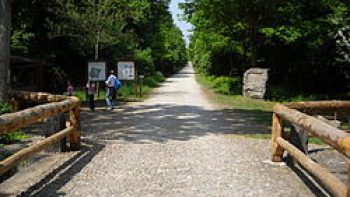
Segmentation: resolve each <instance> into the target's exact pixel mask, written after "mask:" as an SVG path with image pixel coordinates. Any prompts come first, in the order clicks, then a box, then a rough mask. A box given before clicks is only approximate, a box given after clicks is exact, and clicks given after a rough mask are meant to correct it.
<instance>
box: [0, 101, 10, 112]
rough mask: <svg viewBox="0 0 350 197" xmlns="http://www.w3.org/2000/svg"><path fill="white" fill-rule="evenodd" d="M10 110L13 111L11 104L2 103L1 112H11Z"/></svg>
mask: <svg viewBox="0 0 350 197" xmlns="http://www.w3.org/2000/svg"><path fill="white" fill-rule="evenodd" d="M10 112H11V105H9V104H7V103H0V114H4V113H10Z"/></svg>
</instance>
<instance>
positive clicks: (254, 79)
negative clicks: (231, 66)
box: [242, 68, 268, 99]
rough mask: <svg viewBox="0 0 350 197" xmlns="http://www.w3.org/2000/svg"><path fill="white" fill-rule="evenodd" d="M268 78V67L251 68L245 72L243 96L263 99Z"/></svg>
mask: <svg viewBox="0 0 350 197" xmlns="http://www.w3.org/2000/svg"><path fill="white" fill-rule="evenodd" d="M267 79H268V69H266V68H251V69H249V70H247V71H246V72H245V73H244V77H243V90H242V94H243V96H247V97H250V98H254V99H263V98H264V96H265V92H266V82H267Z"/></svg>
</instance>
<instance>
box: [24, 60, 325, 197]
mask: <svg viewBox="0 0 350 197" xmlns="http://www.w3.org/2000/svg"><path fill="white" fill-rule="evenodd" d="M266 132H269V131H268V130H267V128H266V127H264V126H261V125H256V124H254V123H252V122H250V121H249V117H245V115H243V114H241V113H240V112H237V113H234V112H233V113H229V114H227V113H225V112H224V111H221V110H218V109H216V108H215V106H214V105H212V104H211V103H209V102H208V100H207V99H206V97H205V96H204V94H203V92H202V91H201V89H200V87H199V86H198V84H197V83H196V81H195V79H194V72H193V69H192V67H191V66H187V67H185V69H184V70H182V71H181V72H180V73H179V74H177V75H174V76H173V77H171V78H169V79H168V80H167V81H166V82H165V83H164V84H163V85H162V87H160V88H158V89H157V90H156V92H155V93H154V95H153V96H152V97H150V98H149V99H147V100H146V101H145V102H140V103H136V104H132V105H127V106H123V107H120V108H119V109H116V110H114V111H106V110H103V109H99V110H97V111H95V112H84V113H83V114H82V136H83V141H84V148H83V150H82V152H81V154H79V155H77V156H76V157H75V158H73V159H72V160H70V162H67V163H66V164H65V165H64V167H61V169H60V171H59V173H56V174H55V176H54V177H51V178H50V180H49V181H47V182H46V183H45V184H44V185H41V186H40V187H37V188H32V189H31V190H28V191H27V192H24V193H23V194H22V195H23V196H26V195H27V196H30V195H32V196H86V197H88V196H142V197H144V196H169V197H171V196H179V197H184V196H318V195H317V194H315V193H313V192H312V191H311V190H310V189H309V188H308V187H307V186H306V184H305V183H304V182H303V181H302V179H301V178H300V177H299V176H297V175H296V173H295V172H294V171H292V170H291V169H290V168H289V167H287V166H284V165H272V164H271V163H269V162H268V161H269V159H270V154H271V151H270V144H269V141H268V140H258V139H248V138H245V137H241V136H238V135H226V134H240V133H266Z"/></svg>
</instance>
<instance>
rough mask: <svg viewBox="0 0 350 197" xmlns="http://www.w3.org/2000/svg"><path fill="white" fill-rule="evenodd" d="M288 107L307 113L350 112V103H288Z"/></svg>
mask: <svg viewBox="0 0 350 197" xmlns="http://www.w3.org/2000/svg"><path fill="white" fill-rule="evenodd" d="M285 106H286V107H289V108H292V109H297V110H301V111H307V112H324V111H328V112H334V111H338V112H339V111H345V112H350V101H315V102H295V103H287V104H285Z"/></svg>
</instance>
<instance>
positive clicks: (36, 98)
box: [0, 91, 80, 175]
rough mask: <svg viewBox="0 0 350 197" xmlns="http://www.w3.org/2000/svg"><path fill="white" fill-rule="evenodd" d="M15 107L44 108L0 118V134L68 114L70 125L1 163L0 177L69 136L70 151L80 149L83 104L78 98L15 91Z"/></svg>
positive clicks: (13, 102) (31, 109)
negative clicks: (31, 104)
mask: <svg viewBox="0 0 350 197" xmlns="http://www.w3.org/2000/svg"><path fill="white" fill-rule="evenodd" d="M11 96H12V98H13V99H12V105H13V107H14V108H15V109H18V106H19V104H20V103H23V102H33V103H40V104H41V105H38V106H35V107H32V108H28V109H24V110H20V111H17V112H14V113H9V114H4V115H1V116H0V134H6V133H11V132H13V131H14V130H16V129H18V128H21V127H24V126H27V125H29V124H32V123H35V122H40V121H42V120H43V119H45V118H49V117H51V116H56V115H60V114H62V113H65V112H69V122H70V123H69V126H67V128H63V130H61V131H58V132H57V133H55V134H53V135H51V136H49V137H47V138H45V139H44V140H42V141H40V142H38V143H36V144H34V145H32V146H29V147H27V148H24V149H22V150H20V151H18V152H16V153H15V154H13V155H11V156H9V157H7V158H6V159H4V160H2V161H0V175H1V174H3V173H5V172H7V171H8V170H9V169H11V168H13V167H14V166H16V165H17V164H18V163H19V162H20V161H23V160H25V159H28V158H29V157H30V156H32V155H33V154H35V153H37V152H39V151H41V150H43V149H44V148H46V147H48V146H50V145H53V144H55V143H57V142H59V141H61V140H63V139H65V138H66V137H70V149H71V150H78V149H80V120H79V114H80V104H79V99H78V98H76V97H66V96H61V95H51V94H48V93H40V92H39V93H34V92H23V91H21V92H19V91H17V92H13V93H12V94H11Z"/></svg>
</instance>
